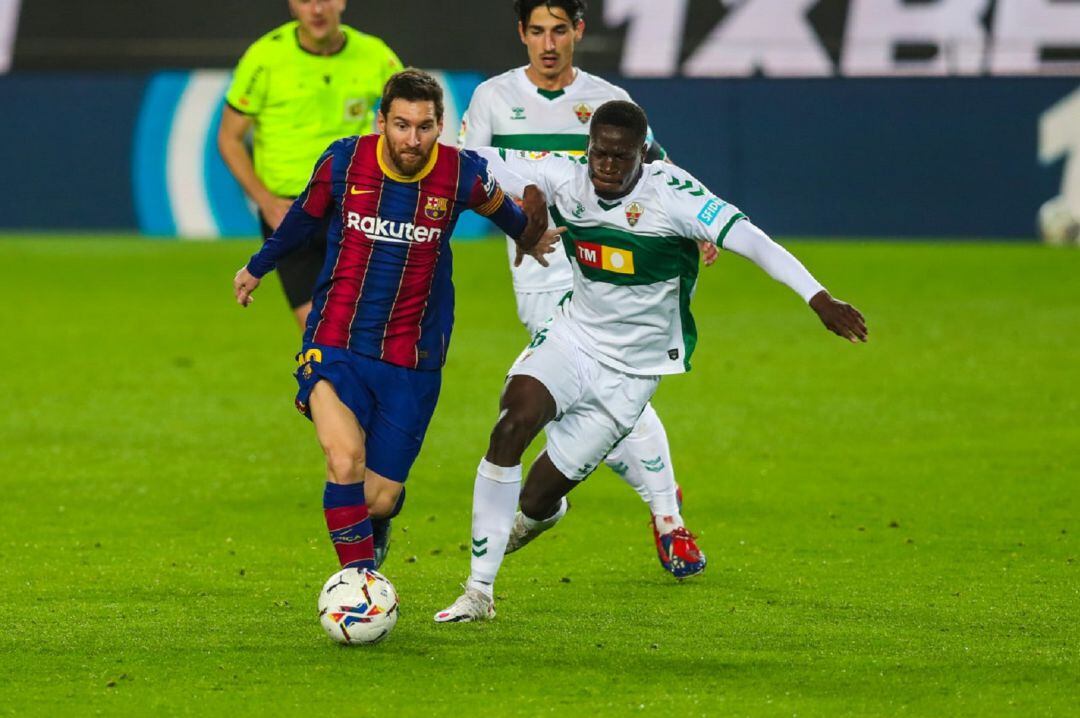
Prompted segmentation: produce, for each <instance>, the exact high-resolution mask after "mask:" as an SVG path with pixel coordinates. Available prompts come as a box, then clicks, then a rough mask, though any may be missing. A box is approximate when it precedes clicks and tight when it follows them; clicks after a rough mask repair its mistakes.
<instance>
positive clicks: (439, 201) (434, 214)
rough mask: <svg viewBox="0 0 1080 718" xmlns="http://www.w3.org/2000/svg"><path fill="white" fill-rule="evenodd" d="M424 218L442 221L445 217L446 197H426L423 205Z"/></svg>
mask: <svg viewBox="0 0 1080 718" xmlns="http://www.w3.org/2000/svg"><path fill="white" fill-rule="evenodd" d="M424 216H425V217H427V218H428V219H435V220H438V219H442V218H443V217H445V216H446V197H428V198H427V203H426V204H425V205H424Z"/></svg>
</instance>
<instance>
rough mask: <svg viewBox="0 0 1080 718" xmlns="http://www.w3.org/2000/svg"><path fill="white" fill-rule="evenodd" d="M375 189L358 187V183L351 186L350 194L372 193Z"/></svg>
mask: <svg viewBox="0 0 1080 718" xmlns="http://www.w3.org/2000/svg"><path fill="white" fill-rule="evenodd" d="M374 191H375V190H373V189H356V185H352V186H351V187H349V194H371V193H372V192H374Z"/></svg>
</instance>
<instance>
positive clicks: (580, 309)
mask: <svg viewBox="0 0 1080 718" xmlns="http://www.w3.org/2000/svg"><path fill="white" fill-rule="evenodd" d="M646 131H647V124H646V118H645V113H644V111H643V110H642V109H641V108H640V107H638V106H637V105H634V104H633V103H630V102H624V101H612V102H608V103H605V104H604V105H602V106H601V107H600V108H598V109H597V111H596V114H595V115H594V117H593V123H592V127H591V129H590V139H589V147H588V150H587V158H586V157H581V158H577V157H572V156H569V155H562V154H548V155H545V156H543V157H538V156H537V155H536V153H528V152H514V151H507V150H491V149H489V150H482V151H481V154H482V155H483V156H485V157H486V158H487V159H488V161H489V165H490V168H491V171H492V174H493V175H494V176H495V177H496V179H497V180H498V181H499V183H500V184H501V185H502V186H503V187H504V188H505V189H506V190H507V191H508V192H511V193H513V194H517V193H520V192H523V191H524V188H525V186H526V185H529V184H532V185H536V186H537V187H538V188H539V189H540V190H541V191H542V192H543V193H544V195H545V196H546V197H547V202H548V207H549V209H550V212H551V215H552V217H553V218H554V219H555V222H556V223H557V224H558V225H559V226H561V227H565V228H566V231H565V233H564V234H563V245H564V248H565V250H566V253H567V254H568V255H570V256H572V257H574V259H575V262H574V263H573V265H572V266H573V270H574V289H573V293H572V295H570V296H569V297H568V298H567V300H566V301H564V302H562V303H560V304H559V307H558V310H557V312H556V313H555V316H554V317H553V318H552V320H551V323H550V324H549V325H548V326H546V327H545V328H544V329H542V330H541V331H540V332H538V333H537V334H536V336H535V338H534V340H533V342H532V343H531V344H530V345H529V346H528V348H526V350H525V351H524V352H523V353H522V354H521V356H520V357H518V359H517V361H516V362H515V363H514V365H513V366H512V367H511V369H510V372H509V378H508V379H507V383H506V386H505V388H504V390H503V396H502V398H501V401H500V414H499V419H498V421H497V422H496V424H495V428H494V429H493V430H492V432H491V441H490V444H489V446H488V450H487V454H486V455H485V456H484V458H483V459H482V460H481V461H480V466H479V467H478V469H477V475H476V483H475V484H474V489H473V523H472V545H473V547H474V550H473V554H472V559H471V561H472V563H471V573H470V576H469V579H468V582H467V584H466V587H465V593H464V594H463V595H462V596H460V597H459V598H458V599H457V600H456V601H455V602H454V603H453V604H452V605H451V606H450V607H448V608H446V609H445V610H443V611H440V612H439V613H437V614H436V615H435V620H436V621H438V622H465V621H474V620H482V619H486V618H492V617H494V615H495V605H494V600H493V593H492V590H493V584H494V581H495V576H496V574H497V572H498V570H499V566H500V565H501V563H502V559H503V555H504V551H505V548H506V543H507V540H508V538H509V536H510V531H511V526H512V525H513V523H514V511H515V507H516V506H518V504H519V501H520V506H521V512H522V514H523V515H524V516H525V517H526V519H525V528H526V530H527V532H528V536H527V537H526V539H529V538H532V537H533V536H535V535H538V534H539V533H541V532H542V531H544V530H546V529H547V528H549V527H550V526H551V525H552V524H553V523H554V522H555V521H557V520H558V518H559V517H560V516H561V515H562V514H563V513H565V511H566V498H565V497H566V494H567V493H568V492H569V491H570V490H571V489H573V488H574V487H575V486H577V485H578V484H579V483H580V482H581V481H582V480H583V479H584V478H585V477H587V476H588V475H589V474H590V473H591V472H592V471H593V469H595V468H596V466H597V464H598V463H599V462H601V461H602V460H603V458H604V457H605V456H606V455H607V453H608V452H609V451H610V450H611V448H612V447H613V446H614V445H615V444H616V443H617V442H618V441H619V440H620V439H621V438H622V437H623V436H625V435H626V433H627V432H629V431H630V429H631V427H632V426H633V424H634V421H635V420H636V419H637V416H638V414H639V413H640V412H641V411H642V409H643V408H644V407H645V404H646V403H647V402H648V400H649V397H651V396H652V394H653V392H654V391H655V390H656V387H657V385H658V383H659V381H660V377H661V376H662V375H665V374H680V373H683V372H685V371H688V370H689V368H690V357H691V355H692V353H693V351H694V347H695V346H696V344H697V332H696V330H695V325H694V318H693V316H692V315H691V313H690V297H691V296H692V294H693V290H694V285H695V283H696V280H697V273H698V248H697V246H696V244H695V242H696V241H699V240H704V241H707V242H711V243H714V244H716V245H718V246H720V247H721V248H723V249H726V250H728V251H730V252H734V253H736V254H739V255H741V256H744V257H746V258H748V259H750V260H751V261H753V262H754V263H755V264H757V265H758V266H760V267H761V268H762V269H764V270H765V271H766V272H767V273H768V274H769V275H770V276H772V277H773V278H774V279H776V280H778V281H780V282H782V283H784V284H786V285H787V286H788V287H790V288H791V289H792V290H794V291H795V292H796V293H797V294H798V295H799V296H800V297H802V299H803V300H804V301H806V302H807V303H808V304H809V306H810V308H811V309H813V310H814V311H815V312H816V313H817V315H818V317H819V318H820V319H821V321H822V323H823V324H824V325H825V327H826V328H827V329H829V330H830V331H832V332H834V333H835V334H837V335H839V336H841V337H843V338H845V339H848V340H850V341H852V342H860V341H866V337H867V331H866V323H865V321H864V319H863V317H862V315H861V314H860V313H859V312H858V310H856V309H855V308H854V307H852V306H850V305H849V304H846V303H844V302H841V301H838V300H835V299H833V298H832V296H830V295H829V293H828V292H827V291H826V290H825V289H824V287H822V286H821V284H820V283H818V281H817V280H816V279H814V277H813V276H812V275H811V274H810V273H809V272H808V271H807V270H806V268H805V267H803V265H802V264H800V263H799V261H798V260H797V259H795V258H794V257H793V256H792V255H791V254H789V253H788V252H787V251H786V250H785V249H783V248H782V247H781V246H780V245H778V244H776V243H775V242H773V241H772V240H771V239H770V238H769V237H768V236H767V235H765V233H764V232H762V231H761V230H760V229H758V228H757V227H756V226H754V225H753V224H751V223H750V221H749V220H748V219H747V218H746V216H745V215H744V214H743V213H742V212H740V211H739V210H738V209H737V208H736V207H734V206H733V205H731V204H729V203H727V202H725V201H723V200H722V199H720V198H719V197H716V196H715V195H713V194H712V193H710V192H709V191H708V190H707V189H706V188H705V187H704V186H703V185H702V184H701V183H700V182H698V181H697V180H696V179H695V178H694V177H692V176H691V175H690V174H689V173H687V172H685V171H683V170H681V169H680V168H678V167H676V166H675V165H672V164H667V163H663V162H653V163H645V162H644V155H645V147H644V142H645V136H646ZM548 422H551V423H550V424H549V423H548ZM545 425H547V447H546V449H545V451H544V452H543V453H542V454H540V456H538V457H537V459H536V461H535V462H534V463H533V465H532V466H531V467H530V469H529V475H528V479H527V481H526V482H525V486H524V489H522V488H521V456H522V454H523V453H524V451H525V448H526V447H527V446H528V445H529V443H530V442H531V441H532V439H533V437H535V436H536V434H537V433H538V432H539V431H540V430H541V428H543V427H544V426H545ZM519 493H520V496H519ZM681 560H682V559H681V558H680V557H678V556H673V557H672V561H673V563H676V564H677V563H678V562H680V561H681Z"/></svg>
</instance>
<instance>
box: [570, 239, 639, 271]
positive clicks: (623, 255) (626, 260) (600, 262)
mask: <svg viewBox="0 0 1080 718" xmlns="http://www.w3.org/2000/svg"><path fill="white" fill-rule="evenodd" d="M575 248H576V251H577V259H578V261H579V262H580V263H581V264H584V265H585V266H586V267H593V268H595V269H606V270H607V271H609V272H615V273H616V274H633V273H634V253H633V251H631V250H629V249H616V248H615V247H605V246H604V245H602V244H594V243H593V242H577V243H575Z"/></svg>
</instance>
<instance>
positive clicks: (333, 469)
mask: <svg viewBox="0 0 1080 718" xmlns="http://www.w3.org/2000/svg"><path fill="white" fill-rule="evenodd" d="M326 470H327V471H328V472H329V473H330V477H331V479H332V480H333V481H334V483H337V484H356V483H359V482H361V481H363V480H364V452H363V450H361V449H353V448H348V447H332V446H331V447H327V448H326Z"/></svg>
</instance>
